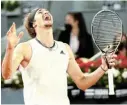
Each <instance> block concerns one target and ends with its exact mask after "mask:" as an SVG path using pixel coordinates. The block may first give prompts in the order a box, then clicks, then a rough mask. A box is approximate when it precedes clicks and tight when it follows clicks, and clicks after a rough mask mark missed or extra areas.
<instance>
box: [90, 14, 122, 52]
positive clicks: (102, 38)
mask: <svg viewBox="0 0 127 105" xmlns="http://www.w3.org/2000/svg"><path fill="white" fill-rule="evenodd" d="M92 29H93V30H92V33H93V34H94V35H93V37H94V40H95V42H96V44H97V45H98V47H99V48H100V49H104V48H105V47H109V48H108V50H109V51H111V50H113V49H115V48H117V46H118V45H119V43H120V40H121V34H122V27H121V22H120V20H119V18H118V16H117V15H116V14H111V13H109V12H102V13H100V14H99V15H97V16H96V17H95V18H94V20H93V22H92Z"/></svg>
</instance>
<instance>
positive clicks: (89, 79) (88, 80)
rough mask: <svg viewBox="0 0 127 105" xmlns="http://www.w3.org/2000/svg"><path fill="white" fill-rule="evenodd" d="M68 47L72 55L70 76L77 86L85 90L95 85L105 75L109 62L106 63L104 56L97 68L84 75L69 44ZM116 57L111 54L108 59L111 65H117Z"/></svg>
mask: <svg viewBox="0 0 127 105" xmlns="http://www.w3.org/2000/svg"><path fill="white" fill-rule="evenodd" d="M66 47H67V50H68V52H69V55H70V59H69V65H68V70H67V72H68V74H69V75H70V77H71V78H72V79H73V81H74V82H75V84H76V85H77V87H78V88H80V89H81V90H85V89H87V88H89V87H91V86H92V85H94V84H95V83H96V82H97V81H98V80H99V79H100V78H101V77H102V76H103V75H104V73H105V71H107V70H108V68H107V64H106V63H105V60H104V58H102V64H101V66H100V67H99V68H98V69H97V70H95V71H94V72H92V73H90V74H88V75H84V73H83V72H82V71H81V70H80V68H79V66H78V64H77V62H76V61H75V58H74V55H73V53H72V51H71V49H70V47H69V46H68V45H66ZM114 57H116V56H115V55H110V58H109V59H108V62H109V65H110V66H114V65H115V59H114ZM104 70H105V71H104Z"/></svg>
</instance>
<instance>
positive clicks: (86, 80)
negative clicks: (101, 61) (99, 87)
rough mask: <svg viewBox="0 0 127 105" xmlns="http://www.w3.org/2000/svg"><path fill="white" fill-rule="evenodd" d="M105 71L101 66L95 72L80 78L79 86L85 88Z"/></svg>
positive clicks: (91, 84) (92, 83)
mask: <svg viewBox="0 0 127 105" xmlns="http://www.w3.org/2000/svg"><path fill="white" fill-rule="evenodd" d="M104 73H105V71H103V70H102V68H101V67H99V68H98V69H97V70H95V71H94V72H92V73H90V74H87V75H84V76H83V77H82V78H81V80H80V85H79V88H80V89H82V90H85V89H87V88H89V87H91V86H93V85H94V84H96V82H97V81H98V80H99V79H100V78H101V77H102V76H103V75H104Z"/></svg>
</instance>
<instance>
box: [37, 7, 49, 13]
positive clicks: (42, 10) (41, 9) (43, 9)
mask: <svg viewBox="0 0 127 105" xmlns="http://www.w3.org/2000/svg"><path fill="white" fill-rule="evenodd" d="M39 11H41V12H44V11H48V10H47V9H45V8H39V9H38V11H37V12H39Z"/></svg>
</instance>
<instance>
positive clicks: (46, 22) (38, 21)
mask: <svg viewBox="0 0 127 105" xmlns="http://www.w3.org/2000/svg"><path fill="white" fill-rule="evenodd" d="M34 20H35V25H36V26H37V27H42V28H45V27H52V25H53V17H52V15H51V14H50V12H49V11H48V10H46V9H42V8H40V9H38V11H37V12H36V14H35V17H34Z"/></svg>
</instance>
